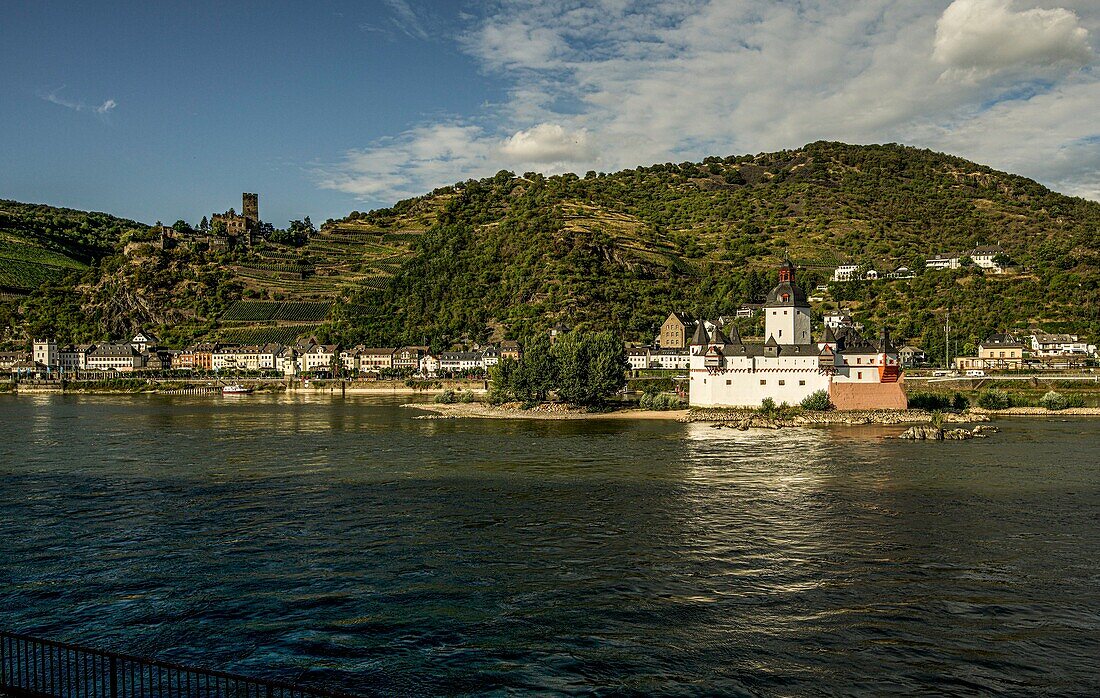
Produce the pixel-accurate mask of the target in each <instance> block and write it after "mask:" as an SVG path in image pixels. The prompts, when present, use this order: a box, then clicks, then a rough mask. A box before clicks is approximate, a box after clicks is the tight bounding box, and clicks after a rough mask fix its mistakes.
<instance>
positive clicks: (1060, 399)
mask: <svg viewBox="0 0 1100 698" xmlns="http://www.w3.org/2000/svg"><path fill="white" fill-rule="evenodd" d="M1039 404H1040V405H1042V406H1043V407H1045V408H1047V409H1048V410H1064V409H1066V408H1067V407H1069V400H1068V399H1066V397H1065V396H1064V395H1062V394H1061V393H1056V392H1054V391H1053V390H1051V391H1050V392H1048V393H1046V394H1045V395H1043V396H1042V397H1041V398H1039Z"/></svg>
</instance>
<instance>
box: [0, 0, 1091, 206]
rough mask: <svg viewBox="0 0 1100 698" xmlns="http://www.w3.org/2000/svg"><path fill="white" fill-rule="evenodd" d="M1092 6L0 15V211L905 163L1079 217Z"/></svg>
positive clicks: (313, 200) (620, 6)
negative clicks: (999, 177) (800, 160)
mask: <svg viewBox="0 0 1100 698" xmlns="http://www.w3.org/2000/svg"><path fill="white" fill-rule="evenodd" d="M1097 31H1100V7H1097V4H1096V3H1095V2H1093V1H1090V0H1054V1H1053V2H1050V3H1045V4H1041V5H1040V4H1039V3H1037V2H1036V1H1035V0H954V1H953V2H952V1H951V0H940V1H931V2H919V3H918V2H909V1H903V0H860V1H859V2H849V3H844V2H835V1H832V0H829V1H827V0H820V1H817V2H815V1H814V0H802V1H801V2H771V1H767V2H765V1H764V0H739V1H738V2H730V1H725V2H719V1H713V2H708V1H706V0H664V1H663V2H656V1H655V0H654V1H650V0H639V1H633V2H632V1H628V0H599V1H595V2H579V1H572V0H541V1H538V2H536V1H534V0H531V1H528V0H503V1H499V2H488V3H487V2H480V3H472V2H460V1H458V0H456V1H454V2H423V3H417V2H412V1H411V0H408V1H406V0H364V1H362V2H351V1H339V0H319V1H318V2H309V3H289V2H252V3H231V2H224V3H214V2H210V3H207V2H192V3H161V2H143V3H122V2H95V3H78V2H17V3H12V4H9V5H7V6H6V7H5V12H4V16H3V19H0V61H2V63H0V65H2V66H3V68H4V70H3V73H2V78H0V80H2V81H3V83H4V84H3V93H2V94H3V95H4V98H3V101H2V102H0V156H2V159H3V162H4V167H2V168H0V198H13V199H17V200H22V201H37V202H44V203H50V204H55V205H66V206H72V207H75V208H89V209H95V210H105V211H109V212H111V213H116V214H119V215H125V216H130V217H134V218H137V219H139V220H142V221H145V222H153V221H155V220H158V219H160V220H163V221H165V222H171V221H174V220H175V219H176V218H185V219H187V220H191V221H195V220H197V219H198V218H199V217H201V216H202V215H203V214H206V213H210V212H213V211H220V210H225V209H226V208H228V207H230V206H237V207H239V205H240V192H241V191H256V192H259V193H260V197H261V198H260V206H261V215H262V216H263V217H264V218H265V219H266V220H270V221H271V222H273V223H275V224H276V225H284V224H285V223H286V221H287V220H288V219H290V218H296V217H300V216H303V215H307V214H308V215H311V216H312V217H313V218H314V219H315V220H318V221H320V220H324V219H325V218H328V217H339V216H343V215H345V214H346V213H348V212H349V211H351V210H356V209H358V210H366V209H369V208H374V207H378V206H384V205H389V204H391V203H393V202H394V201H395V200H397V199H399V198H402V197H404V196H409V195H414V194H417V193H422V192H425V191H428V190H430V189H432V188H434V187H436V186H441V185H444V184H448V183H451V182H454V181H456V180H460V179H465V178H467V177H480V176H487V175H490V174H492V173H493V172H496V171H497V170H499V169H501V168H508V169H512V170H515V171H519V172H522V171H526V170H539V171H544V172H549V173H554V172H561V171H578V172H584V171H586V170H588V169H596V170H603V171H613V170H616V169H621V168H624V167H631V166H634V165H637V164H648V163H652V162H663V161H681V160H685V159H698V158H702V157H704V156H706V155H712V154H717V155H727V154H731V153H746V152H761V151H765V150H774V149H779V148H790V147H797V146H799V145H802V144H804V143H806V142H809V141H813V140H817V139H819V138H827V139H837V140H846V141H849V142H859V143H871V142H887V141H889V142H903V143H908V144H912V145H918V146H922V147H931V148H935V149H937V150H944V151H948V152H952V153H956V154H959V155H962V156H964V157H969V158H972V159H975V160H978V161H980V162H983V163H985V164H989V165H991V166H994V167H998V168H1001V169H1006V170H1010V171H1014V172H1019V173H1021V174H1024V175H1027V176H1031V177H1034V178H1036V179H1039V180H1040V181H1042V182H1044V183H1045V184H1048V185H1049V186H1052V187H1053V188H1055V189H1058V190H1059V191H1064V192H1066V193H1071V194H1077V195H1083V196H1088V197H1091V198H1100V126H1098V123H1100V120H1098V119H1096V117H1095V114H1096V112H1097V108H1098V107H1100V80H1098V79H1097V75H1098V73H1097V69H1096V61H1097V55H1096V51H1095V50H1094V44H1095V37H1096V33H1097Z"/></svg>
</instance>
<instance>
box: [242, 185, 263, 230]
mask: <svg viewBox="0 0 1100 698" xmlns="http://www.w3.org/2000/svg"><path fill="white" fill-rule="evenodd" d="M241 215H242V216H244V217H245V218H246V219H248V220H249V221H251V222H252V223H254V224H258V223H259V222H260V195H259V194H249V193H248V192H245V193H244V194H241Z"/></svg>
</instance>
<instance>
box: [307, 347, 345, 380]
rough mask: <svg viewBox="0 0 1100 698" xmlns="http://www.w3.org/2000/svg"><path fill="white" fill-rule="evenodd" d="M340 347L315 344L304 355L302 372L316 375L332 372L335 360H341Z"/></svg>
mask: <svg viewBox="0 0 1100 698" xmlns="http://www.w3.org/2000/svg"><path fill="white" fill-rule="evenodd" d="M339 355H340V347H339V346H338V345H336V344H314V345H313V346H311V347H309V349H307V350H306V351H305V352H303V353H302V358H301V362H302V372H303V373H315V372H321V373H324V372H327V371H331V370H332V364H333V360H334V359H337V360H338V359H339Z"/></svg>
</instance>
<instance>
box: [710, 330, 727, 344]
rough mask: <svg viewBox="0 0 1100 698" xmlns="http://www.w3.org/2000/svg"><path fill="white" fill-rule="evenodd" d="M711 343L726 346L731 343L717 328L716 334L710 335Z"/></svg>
mask: <svg viewBox="0 0 1100 698" xmlns="http://www.w3.org/2000/svg"><path fill="white" fill-rule="evenodd" d="M710 343H711V344H721V345H726V344H729V343H730V340H729V338H728V337H726V335H725V333H724V332H722V330H721V329H719V328H718V327H715V328H714V332H713V333H711V335H710Z"/></svg>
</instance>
